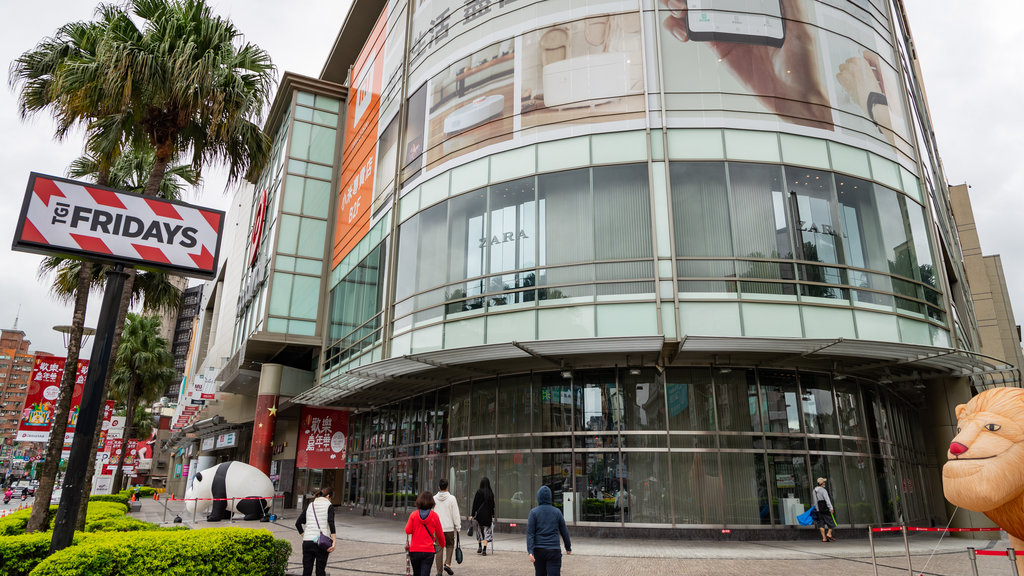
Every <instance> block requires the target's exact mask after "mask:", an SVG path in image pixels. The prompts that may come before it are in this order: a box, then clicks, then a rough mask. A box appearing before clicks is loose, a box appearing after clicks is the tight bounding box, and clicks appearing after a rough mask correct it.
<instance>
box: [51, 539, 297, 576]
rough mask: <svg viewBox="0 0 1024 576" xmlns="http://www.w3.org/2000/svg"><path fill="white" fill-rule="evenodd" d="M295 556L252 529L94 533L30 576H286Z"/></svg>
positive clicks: (285, 545)
mask: <svg viewBox="0 0 1024 576" xmlns="http://www.w3.org/2000/svg"><path fill="white" fill-rule="evenodd" d="M291 551H292V549H291V544H290V543H288V542H287V541H284V540H276V539H275V538H274V536H273V535H272V534H271V533H270V532H269V531H267V530H254V529H250V528H204V529H202V530H179V531H146V532H107V533H93V534H92V535H91V536H90V537H89V538H88V539H87V540H86V541H84V542H82V543H81V544H80V545H78V546H73V547H70V548H65V549H64V550H61V551H60V552H57V553H56V554H53V555H52V556H50V557H49V558H47V559H46V560H43V561H42V562H41V563H40V564H39V565H38V566H36V568H35V569H34V570H33V571H32V576H115V575H117V576H149V575H151V574H160V575H161V576H191V575H193V574H204V575H209V576H219V575H223V576H229V575H235V574H246V575H247V576H283V575H284V573H285V569H286V568H287V566H288V557H289V555H290V554H291Z"/></svg>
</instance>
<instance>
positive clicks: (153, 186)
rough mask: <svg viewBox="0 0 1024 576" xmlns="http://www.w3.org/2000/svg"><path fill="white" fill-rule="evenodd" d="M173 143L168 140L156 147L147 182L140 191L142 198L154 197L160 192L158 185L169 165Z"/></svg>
mask: <svg viewBox="0 0 1024 576" xmlns="http://www.w3.org/2000/svg"><path fill="white" fill-rule="evenodd" d="M173 151H174V142H173V140H169V141H168V142H166V143H161V144H159V145H157V146H156V154H155V156H156V158H155V159H154V160H153V170H152V171H150V173H149V180H148V181H147V182H146V188H145V189H144V190H143V191H142V195H143V196H156V195H157V193H158V192H159V191H160V184H161V183H162V182H163V181H164V174H165V173H166V172H167V166H169V165H170V163H171V157H172V156H173Z"/></svg>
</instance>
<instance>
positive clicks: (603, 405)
mask: <svg viewBox="0 0 1024 576" xmlns="http://www.w3.org/2000/svg"><path fill="white" fill-rule="evenodd" d="M573 401H574V405H575V411H576V412H575V416H576V425H575V427H574V429H575V430H594V431H599V430H619V429H620V427H621V422H622V412H623V399H622V395H621V394H620V390H619V388H618V385H617V384H616V382H615V372H614V371H612V370H591V371H586V372H576V373H575V378H574V383H573Z"/></svg>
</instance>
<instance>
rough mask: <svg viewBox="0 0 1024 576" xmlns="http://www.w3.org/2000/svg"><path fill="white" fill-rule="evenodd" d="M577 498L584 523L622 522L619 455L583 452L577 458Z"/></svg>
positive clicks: (615, 453) (614, 453) (576, 455)
mask: <svg viewBox="0 0 1024 576" xmlns="http://www.w3.org/2000/svg"><path fill="white" fill-rule="evenodd" d="M574 456H575V469H576V487H575V488H576V489H575V492H576V497H577V498H578V499H579V502H580V518H579V520H581V521H583V522H621V521H622V514H621V512H622V511H621V509H619V508H616V506H615V495H616V493H617V492H618V490H619V487H620V483H619V471H620V467H619V454H618V453H617V452H584V453H576V454H575V455H574Z"/></svg>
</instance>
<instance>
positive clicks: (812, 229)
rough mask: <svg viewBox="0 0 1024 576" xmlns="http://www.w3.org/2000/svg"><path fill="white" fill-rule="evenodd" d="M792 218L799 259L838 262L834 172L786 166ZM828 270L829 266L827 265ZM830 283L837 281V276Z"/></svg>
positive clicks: (838, 236) (838, 249) (838, 247)
mask: <svg viewBox="0 0 1024 576" xmlns="http://www.w3.org/2000/svg"><path fill="white" fill-rule="evenodd" d="M786 184H787V186H788V189H789V194H790V202H791V206H790V208H791V209H792V210H793V222H794V223H795V225H796V227H797V228H798V230H799V234H798V236H797V242H796V257H797V259H798V260H808V261H811V262H825V263H828V264H839V263H840V260H839V251H840V250H841V247H840V246H839V243H840V242H839V239H840V234H841V232H840V230H839V227H838V226H837V225H836V218H835V217H834V214H833V213H834V211H835V210H834V208H835V205H836V201H835V192H834V191H833V189H832V174H830V173H828V172H822V171H819V170H811V169H809V168H796V167H792V166H788V167H786ZM826 270H827V269H826ZM829 278H830V279H829V283H830V284H836V283H838V279H834V281H832V279H831V277H829Z"/></svg>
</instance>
